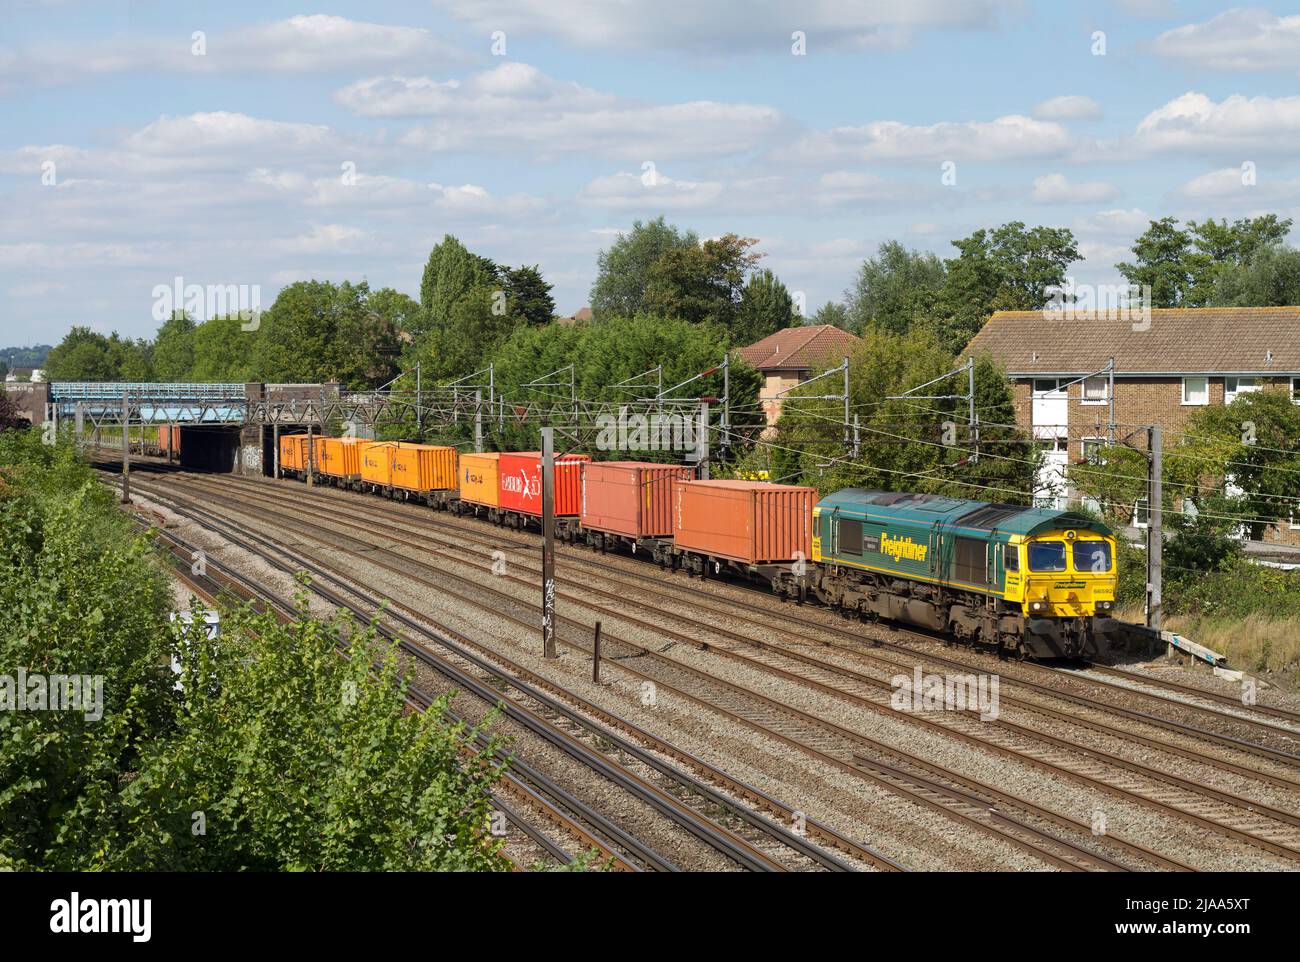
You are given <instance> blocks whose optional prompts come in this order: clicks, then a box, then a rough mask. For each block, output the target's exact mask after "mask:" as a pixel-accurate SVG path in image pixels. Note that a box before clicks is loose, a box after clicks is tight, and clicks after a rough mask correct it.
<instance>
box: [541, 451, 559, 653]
mask: <svg viewBox="0 0 1300 962" xmlns="http://www.w3.org/2000/svg"><path fill="white" fill-rule="evenodd" d="M542 657H543V658H554V657H556V652H555V428H542Z"/></svg>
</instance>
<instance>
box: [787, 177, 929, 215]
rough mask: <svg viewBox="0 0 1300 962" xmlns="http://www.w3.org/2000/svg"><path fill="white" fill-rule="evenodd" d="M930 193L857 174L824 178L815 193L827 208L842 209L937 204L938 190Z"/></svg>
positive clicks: (817, 201)
mask: <svg viewBox="0 0 1300 962" xmlns="http://www.w3.org/2000/svg"><path fill="white" fill-rule="evenodd" d="M938 184H939V181H938V178H936V179H935V185H936V186H935V187H934V188H932V189H930V190H927V189H926V188H924V187H921V186H918V185H916V184H912V183H903V182H899V181H891V180H886V179H885V178H883V177H880V176H877V175H876V174H871V173H866V172H863V171H855V170H834V171H830V172H828V173H825V174H822V175H821V177H819V178H818V179H817V185H816V187H815V188H814V189H813V191H812V195H813V199H814V200H815V202H816V203H818V204H820V205H822V206H823V207H835V206H840V205H888V204H922V203H927V202H930V201H933V200H934V199H935V196H936V191H939V190H942V189H943V188H941V187H939V186H938Z"/></svg>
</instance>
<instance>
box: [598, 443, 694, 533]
mask: <svg viewBox="0 0 1300 962" xmlns="http://www.w3.org/2000/svg"><path fill="white" fill-rule="evenodd" d="M690 477H691V469H690V468H685V467H681V466H679V465H673V464H653V463H649V462H645V461H592V462H591V463H589V464H586V465H584V466H583V470H582V514H581V518H582V526H583V527H584V528H590V529H591V530H593V531H607V532H610V533H611V534H621V535H626V536H627V537H629V538H666V537H668V536H669V535H671V534H672V533H673V480H674V479H676V478H682V479H686V480H689V479H690Z"/></svg>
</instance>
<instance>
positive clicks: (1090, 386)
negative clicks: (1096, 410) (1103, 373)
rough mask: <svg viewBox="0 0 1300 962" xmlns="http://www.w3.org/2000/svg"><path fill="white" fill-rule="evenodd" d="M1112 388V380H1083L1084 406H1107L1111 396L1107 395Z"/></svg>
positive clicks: (1090, 378)
mask: <svg viewBox="0 0 1300 962" xmlns="http://www.w3.org/2000/svg"><path fill="white" fill-rule="evenodd" d="M1109 387H1110V379H1109V378H1104V377H1086V378H1084V379H1083V403H1084V404H1107V403H1109V402H1110V395H1109V394H1108V393H1107V390H1108V388H1109Z"/></svg>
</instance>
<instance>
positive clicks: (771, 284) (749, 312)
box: [731, 270, 801, 346]
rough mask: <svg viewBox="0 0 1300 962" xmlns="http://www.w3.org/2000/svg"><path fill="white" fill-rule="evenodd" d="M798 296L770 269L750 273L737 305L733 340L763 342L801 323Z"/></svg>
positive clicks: (744, 342) (738, 341)
mask: <svg viewBox="0 0 1300 962" xmlns="http://www.w3.org/2000/svg"><path fill="white" fill-rule="evenodd" d="M800 320H801V319H800V317H799V315H798V314H797V313H796V312H795V309H794V298H792V297H791V296H790V292H789V291H788V290H786V287H785V285H784V284H782V283H781V282H780V281H779V280H778V279H777V276H776V275H775V274H773V273H772V272H771V271H770V270H762V271H755V272H754V273H752V274H750V275H749V280H748V281H746V282H745V288H744V290H743V291H742V292H741V295H740V303H739V304H738V305H736V319H735V321H734V322H733V324H732V326H731V340H732V343H733V344H737V345H740V346H743V345H746V344H753V343H755V342H756V341H761V340H762V339H763V338H765V337H767V336H768V335H769V334H775V333H776V332H777V331H779V330H781V329H782V328H785V327H791V326H795V325H798V324H799V323H800Z"/></svg>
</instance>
